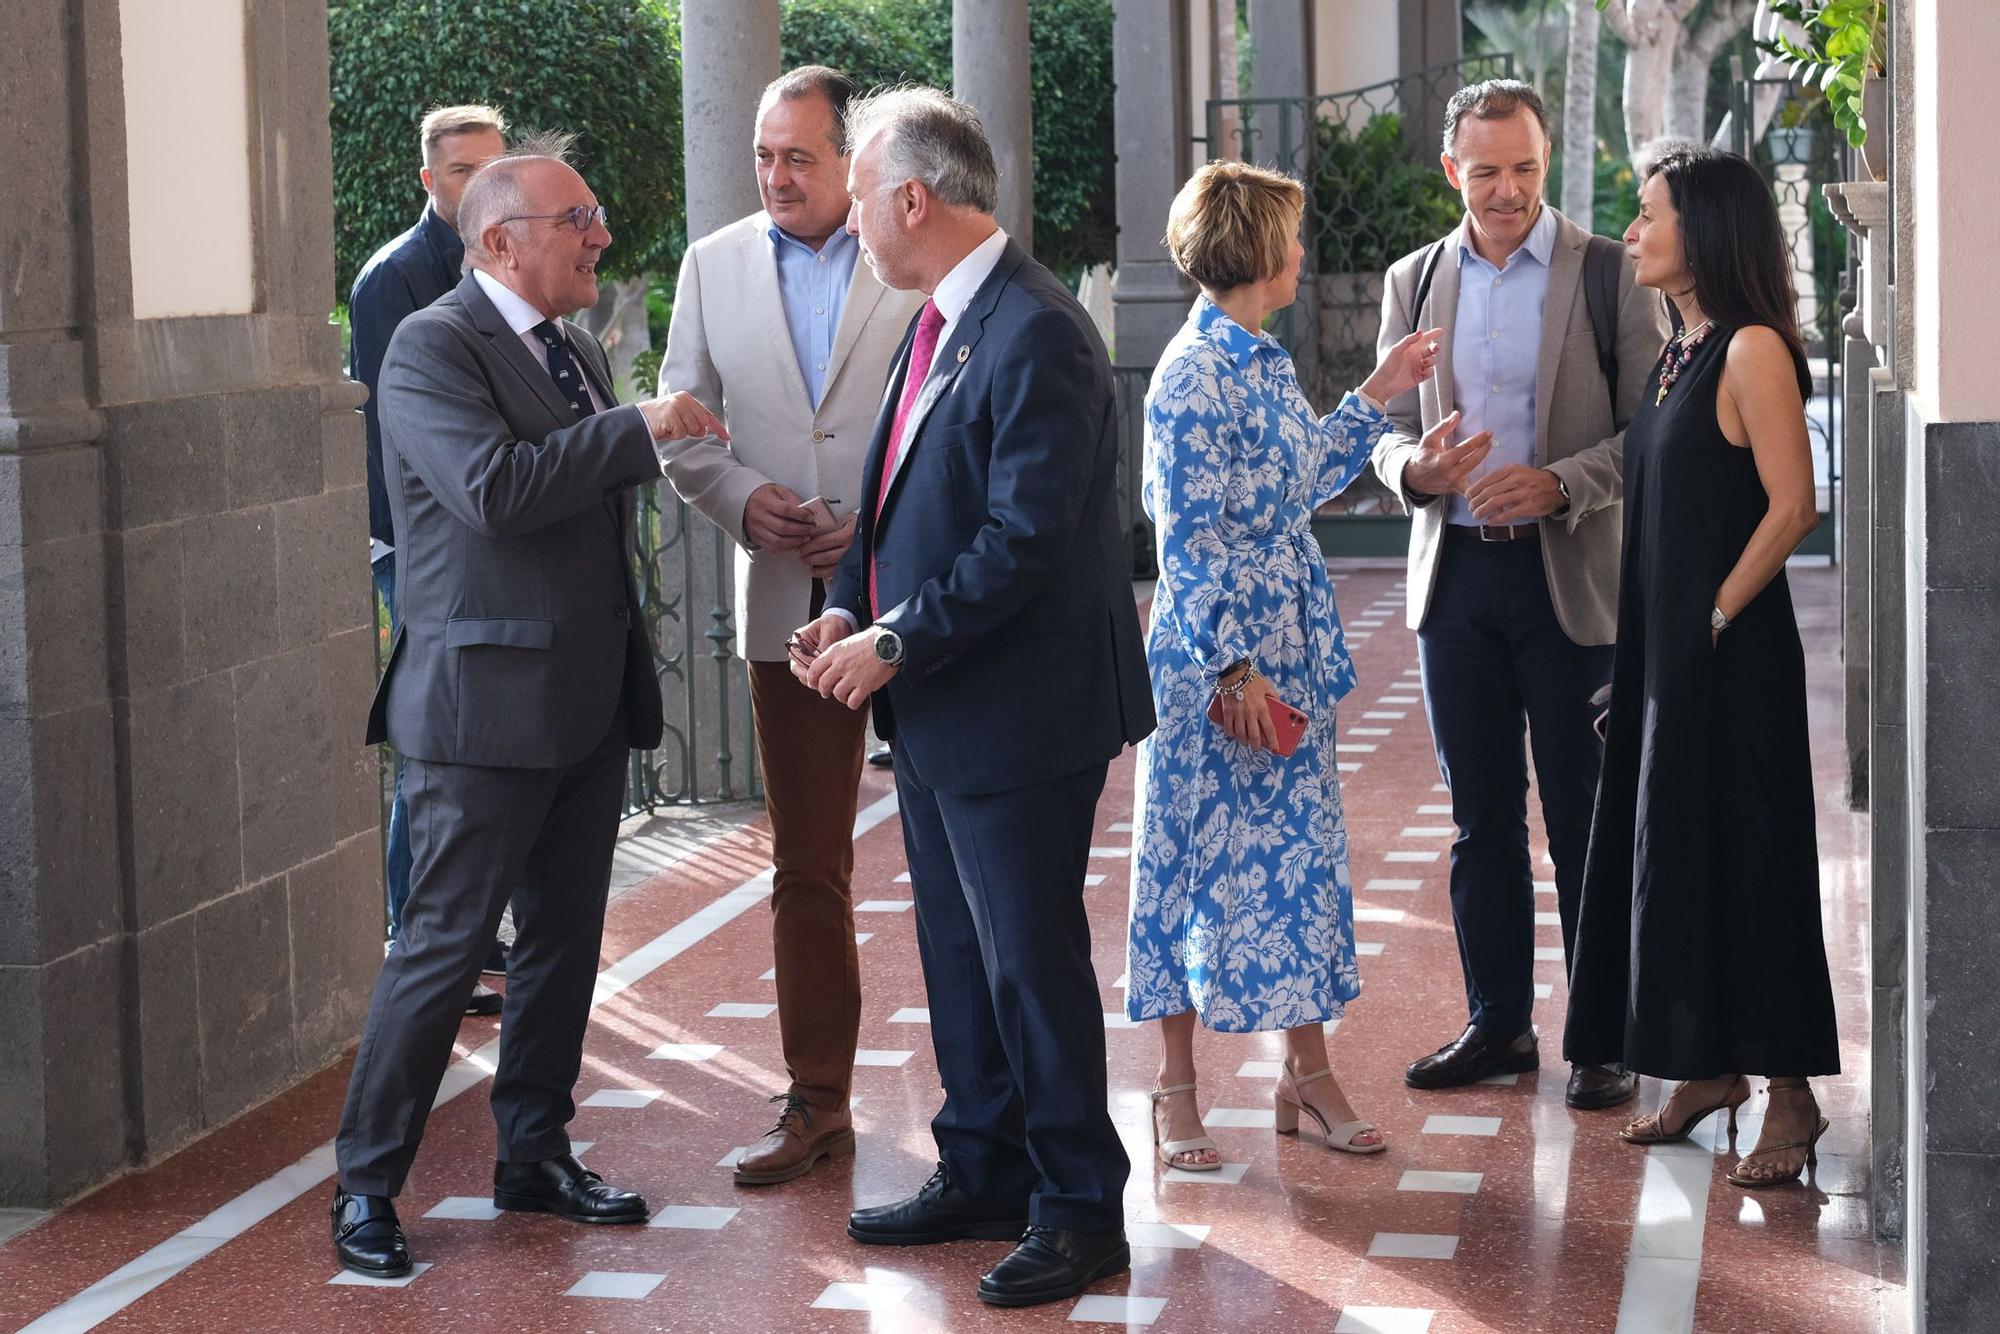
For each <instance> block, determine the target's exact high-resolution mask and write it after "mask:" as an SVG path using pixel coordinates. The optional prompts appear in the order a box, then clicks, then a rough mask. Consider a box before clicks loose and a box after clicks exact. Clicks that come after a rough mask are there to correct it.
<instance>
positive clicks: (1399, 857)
mask: <svg viewBox="0 0 2000 1334" xmlns="http://www.w3.org/2000/svg"><path fill="white" fill-rule="evenodd" d="M1439 855H1440V854H1439V853H1438V851H1437V849H1435V848H1433V849H1431V850H1430V851H1428V852H1418V851H1414V850H1412V849H1408V848H1395V849H1391V850H1390V851H1389V852H1387V853H1384V854H1383V857H1382V860H1383V861H1385V862H1434V861H1436V860H1437V859H1438V857H1439Z"/></svg>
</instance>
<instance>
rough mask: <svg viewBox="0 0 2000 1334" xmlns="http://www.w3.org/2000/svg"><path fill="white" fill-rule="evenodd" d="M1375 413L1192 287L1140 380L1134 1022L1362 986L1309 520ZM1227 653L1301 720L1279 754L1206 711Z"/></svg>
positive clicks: (1275, 1003) (1269, 1020)
mask: <svg viewBox="0 0 2000 1334" xmlns="http://www.w3.org/2000/svg"><path fill="white" fill-rule="evenodd" d="M1387 425H1388V422H1387V419H1386V418H1385V417H1384V416H1383V415H1382V414H1381V413H1380V412H1378V411H1376V410H1375V409H1373V408H1372V407H1370V406H1368V405H1367V404H1366V403H1364V402H1363V401H1362V399H1361V398H1360V397H1359V396H1357V395H1355V394H1352V393H1350V394H1348V395H1347V396H1346V397H1344V398H1343V399H1342V400H1341V403H1340V406H1339V408H1337V409H1336V410H1335V411H1334V412H1332V413H1331V414H1329V415H1328V416H1326V417H1318V416H1315V415H1314V413H1313V410H1312V406H1311V405H1310V404H1309V403H1307V402H1306V399H1305V395H1304V394H1303V393H1302V392H1301V391H1300V389H1299V381H1298V376H1297V374H1296V373H1295V372H1294V370H1293V368H1292V359H1291V357H1289V356H1288V355H1286V353H1285V350H1284V349H1283V348H1281V347H1280V346H1278V344H1277V342H1276V340H1274V339H1272V338H1270V337H1268V336H1266V335H1262V334H1253V333H1251V332H1249V331H1248V330H1246V329H1244V328H1242V327H1241V326H1240V325H1238V324H1237V323H1236V322H1235V321H1233V320H1231V319H1230V318H1229V316H1227V315H1226V314H1224V313H1223V312H1222V310H1221V308H1220V307H1218V306H1217V305H1216V304H1215V303H1214V302H1212V301H1210V300H1209V299H1208V298H1207V297H1202V298H1201V299H1200V300H1198V301H1197V302H1196V303H1195V307H1194V310H1193V311H1192V312H1191V313H1190V314H1189V316H1188V321H1187V323H1186V324H1185V325H1183V326H1182V328H1181V331H1180V332H1179V333H1178V334H1176V335H1175V336H1174V340H1173V342H1172V343H1170V344H1169V345H1168V347H1167V350H1166V354H1165V356H1164V357H1162V359H1161V361H1160V364H1159V367H1158V369H1157V370H1155V371H1154V373H1153V383H1152V387H1151V389H1150V390H1149V391H1148V393H1147V395H1146V465H1145V466H1146V475H1145V491H1144V503H1145V508H1146V513H1147V515H1148V516H1149V517H1150V518H1151V519H1152V520H1153V523H1154V524H1155V525H1156V527H1157V530H1158V544H1159V559H1160V578H1159V584H1158V587H1157V589H1156V590H1155V592H1154V594H1153V624H1152V629H1151V632H1150V636H1149V642H1148V644H1147V653H1146V656H1147V661H1148V665H1149V667H1150V669H1151V672H1152V679H1153V703H1154V706H1155V709H1156V710H1157V712H1158V714H1159V729H1158V730H1157V731H1155V732H1154V733H1153V734H1152V735H1151V736H1150V737H1148V738H1147V739H1146V740H1145V741H1144V742H1143V743H1141V745H1140V747H1139V780H1138V801H1137V810H1136V813H1135V815H1134V817H1133V829H1134V845H1135V846H1134V849H1133V869H1132V905H1131V927H1130V935H1129V938H1128V941H1127V964H1128V974H1129V975H1128V978H1127V981H1128V982H1129V984H1130V985H1129V989H1128V990H1127V992H1126V996H1125V1011H1126V1014H1127V1015H1128V1016H1129V1017H1131V1018H1132V1019H1135V1020H1146V1019H1158V1018H1161V1017H1162V1016H1165V1015H1170V1014H1178V1013H1180V1012H1181V1011H1183V1010H1186V1009H1188V1008H1189V1007H1190V1006H1192V1007H1193V1008H1194V1010H1195V1012H1196V1013H1197V1014H1198V1015H1199V1016H1200V1018H1201V1022H1202V1023H1203V1024H1205V1025H1207V1026H1208V1027H1209V1028H1212V1029H1218V1030H1221V1031H1223V1032H1250V1031H1254V1030H1260V1029H1283V1028H1295V1027H1298V1026H1299V1025H1301V1024H1310V1023H1318V1022H1323V1021H1325V1020H1327V1019H1331V1018H1333V1017H1335V1016H1337V1015H1339V1014H1340V1012H1341V1010H1342V1008H1343V1007H1344V1006H1345V1005H1346V1003H1347V1002H1348V1001H1350V1000H1352V999H1354V997H1355V996H1356V995H1358V994H1360V991H1361V980H1360V977H1359V975H1358V973H1357V972H1356V970H1355V966H1354V928H1353V922H1354V909H1353V897H1352V896H1353V889H1352V885H1351V883H1350V882H1349V880H1348V873H1347V828H1346V825H1345V823H1344V822H1343V821H1342V819H1341V813H1340V779H1339V773H1338V771H1337V769H1336V767H1335V758H1334V737H1335V723H1334V705H1335V704H1336V703H1337V702H1338V701H1339V700H1340V699H1341V697H1342V696H1344V695H1346V694H1347V692H1348V691H1350V690H1352V689H1353V688H1354V663H1353V660H1352V659H1351V658H1350V657H1349V656H1348V652H1347V644H1346V641H1345V639H1344V638H1343V637H1342V634H1341V630H1340V617H1339V614H1338V612H1337V611H1336V610H1335V609H1334V605H1333V584H1332V582H1331V581H1330V580H1329V579H1328V578H1327V573H1326V562H1325V559H1324V558H1323V557H1322V556H1321V554H1320V550H1319V545H1318V543H1317V542H1315V541H1314V540H1313V534H1312V514H1313V510H1314V508H1315V507H1317V506H1318V505H1320V504H1323V503H1324V502H1326V501H1327V500H1330V499H1332V498H1333V497H1334V496H1335V495H1338V494H1339V493H1340V491H1341V490H1342V488H1344V487H1346V486H1347V484H1348V483H1349V482H1351V481H1353V480H1354V478H1355V477H1356V476H1357V475H1359V473H1360V472H1361V470H1362V469H1363V468H1364V467H1366V466H1367V464H1368V457H1369V454H1370V452H1371V450H1372V449H1373V447H1374V444H1375V441H1376V440H1378V439H1379V438H1380V437H1381V435H1382V433H1383V431H1384V430H1385V429H1387ZM1244 658H1248V659H1250V660H1251V661H1252V662H1254V663H1255V664H1256V665H1257V670H1258V671H1259V672H1261V673H1262V674H1263V675H1264V676H1265V677H1266V678H1268V679H1269V681H1270V682H1271V685H1272V686H1273V688H1274V689H1275V690H1276V691H1277V693H1278V695H1279V697H1280V698H1282V699H1283V700H1285V701H1286V702H1287V703H1289V704H1292V705H1295V706H1296V707H1298V708H1300V709H1303V710H1304V711H1305V712H1306V713H1307V714H1309V715H1310V716H1311V718H1312V723H1311V726H1310V727H1309V728H1308V729H1307V731H1306V734H1305V737H1304V739H1303V740H1302V741H1301V742H1300V743H1299V747H1298V749H1297V750H1296V751H1294V752H1293V753H1292V755H1291V756H1290V757H1289V758H1283V757H1280V756H1277V755H1274V754H1272V753H1270V752H1269V751H1261V750H1256V749H1253V748H1251V747H1249V746H1245V745H1244V744H1242V743H1241V742H1239V741H1236V740H1234V739H1233V738H1231V737H1230V735H1229V734H1228V733H1227V732H1225V731H1223V730H1222V729H1221V728H1220V727H1218V726H1216V725H1215V724H1214V723H1212V722H1210V721H1209V720H1208V717H1207V710H1208V702H1209V696H1210V694H1211V693H1212V692H1213V689H1214V685H1215V678H1216V676H1217V674H1219V673H1220V672H1221V671H1222V670H1223V669H1225V668H1227V667H1228V666H1229V665H1230V664H1232V663H1234V662H1237V661H1239V660H1241V659H1244Z"/></svg>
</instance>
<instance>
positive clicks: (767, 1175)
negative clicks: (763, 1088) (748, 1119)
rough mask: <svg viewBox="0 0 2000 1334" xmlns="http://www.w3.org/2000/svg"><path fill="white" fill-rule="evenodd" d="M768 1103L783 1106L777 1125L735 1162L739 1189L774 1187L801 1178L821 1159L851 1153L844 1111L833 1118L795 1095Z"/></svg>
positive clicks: (851, 1121) (851, 1140)
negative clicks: (741, 1187)
mask: <svg viewBox="0 0 2000 1334" xmlns="http://www.w3.org/2000/svg"><path fill="white" fill-rule="evenodd" d="M771 1101H772V1102H781V1103H783V1104H785V1110H783V1111H782V1112H779V1113H778V1124H776V1125H774V1126H772V1127H771V1129H770V1130H769V1131H768V1132H767V1133H766V1134H765V1136H764V1138H762V1139H760V1140H758V1141H757V1142H756V1143H755V1144H752V1145H751V1146H750V1147H749V1148H747V1149H745V1150H744V1151H743V1156H742V1157H741V1158H739V1159H738V1160H737V1162H736V1184H737V1185H739V1186H775V1185H777V1184H778V1183H779V1182H780V1181H790V1180H791V1179H792V1178H793V1177H802V1176H804V1175H805V1174H806V1173H808V1172H810V1171H812V1170H813V1166H814V1164H816V1163H818V1162H819V1160H820V1159H822V1158H829V1157H838V1156H840V1155H842V1154H851V1153H853V1152H854V1119H853V1117H852V1116H851V1115H850V1114H849V1112H848V1110H847V1108H845V1107H843V1108H841V1109H840V1111H839V1113H838V1114H837V1115H834V1114H830V1113H828V1112H826V1111H824V1110H821V1111H818V1112H815V1111H814V1110H813V1108H812V1106H811V1105H810V1104H808V1103H807V1102H806V1100H805V1099H804V1098H801V1097H800V1096H799V1095H798V1094H796V1093H780V1094H779V1095H778V1096H777V1097H775V1098H772V1099H771Z"/></svg>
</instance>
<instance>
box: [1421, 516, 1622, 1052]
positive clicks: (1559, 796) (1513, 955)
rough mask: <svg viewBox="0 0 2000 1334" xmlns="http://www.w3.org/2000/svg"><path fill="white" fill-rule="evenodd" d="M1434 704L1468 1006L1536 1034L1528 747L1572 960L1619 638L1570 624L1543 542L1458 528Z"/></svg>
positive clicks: (1443, 574) (1513, 1032) (1429, 663)
mask: <svg viewBox="0 0 2000 1334" xmlns="http://www.w3.org/2000/svg"><path fill="white" fill-rule="evenodd" d="M1417 649H1418V657H1419V661H1420V663H1421V665H1422V668H1423V680H1424V708H1425V711H1426V712H1427V713H1428V714H1429V715H1430V723H1431V737H1432V740H1433V741H1434V742H1435V744H1436V746H1437V756H1438V768H1439V769H1440V770H1441V771H1442V772H1443V774H1444V780H1445V783H1446V784H1447V785H1448V786H1449V787H1450V788H1451V816H1452V821H1453V823H1454V824H1456V825H1457V826H1458V837H1457V838H1456V839H1455V840H1454V841H1453V843H1452V845H1451V913H1452V923H1453V926H1454V927H1455V928H1456V930H1457V932H1458V958H1459V964H1460V966H1461V967H1462V968H1463V970H1464V973H1465V1000H1466V1008H1467V1010H1468V1011H1469V1012H1470V1016H1471V1020H1472V1022H1473V1023H1474V1024H1476V1025H1477V1026H1478V1027H1479V1030H1480V1032H1482V1033H1484V1034H1486V1035H1488V1036H1489V1037H1493V1038H1496V1039H1501V1040H1506V1039H1510V1038H1514V1037H1517V1036H1519V1035H1520V1034H1521V1033H1523V1032H1526V1031H1527V1028H1528V1024H1529V1019H1530V1015H1531V1013H1532V1009H1533V1006H1534V971H1533V970H1534V951H1535V886H1534V881H1535V868H1534V866H1533V865H1532V864H1531V863H1530V860H1529V851H1528V749H1529V747H1532V748H1533V751H1534V757H1535V784H1536V787H1537V788H1538V789H1539V790H1540V793H1541V801H1542V822H1543V825H1544V826H1545V827H1546V829H1547V830H1548V836H1549V857H1550V859H1551V860H1552V861H1554V862H1555V882H1556V905H1557V909H1558V911H1559V912H1560V913H1561V915H1562V939H1563V959H1564V966H1565V968H1567V966H1568V959H1569V955H1570V951H1571V949H1572V948H1573V947H1574V945H1575V943H1576V915H1577V905H1578V903H1579V902H1580V900H1581V898H1582V894H1583V861H1584V853H1585V852H1586V850H1587V849H1588V847H1589V844H1590V815H1591V806H1592V803H1593V801H1594V799H1595V797H1596V793H1597V774H1598V770H1599V768H1600V767H1601V765H1602V763H1603V758H1604V752H1603V747H1602V745H1601V744H1600V743H1599V742H1598V740H1597V734H1596V733H1595V732H1594V731H1592V730H1591V726H1590V724H1591V719H1592V717H1593V716H1594V714H1595V710H1593V709H1592V707H1591V705H1590V696H1591V694H1592V693H1593V692H1594V691H1596V690H1597V689H1598V688H1599V687H1600V686H1602V685H1603V684H1604V683H1605V682H1606V681H1609V680H1610V679H1611V658H1612V649H1611V646H1610V645H1595V646H1585V645H1581V644H1578V643H1576V642H1575V641H1574V640H1572V639H1571V638H1570V637H1569V636H1568V635H1567V634H1565V633H1564V632H1563V628H1562V626H1561V624H1560V623H1559V622H1558V621H1557V620H1556V611H1555V604H1554V603H1553V602H1551V601H1550V599H1549V584H1548V576H1547V574H1546V573H1545V572H1544V570H1543V567H1542V544H1541V543H1540V542H1539V541H1520V542H1478V541H1468V540H1466V539H1463V538H1454V537H1451V536H1449V535H1447V537H1446V538H1445V542H1444V549H1443V551H1442V552H1441V553H1440V560H1439V566H1438V572H1437V585H1436V588H1435V589H1434V590H1433V592H1432V594H1431V602H1430V610H1429V612H1428V614H1427V615H1426V616H1425V617H1424V624H1423V627H1422V628H1421V629H1419V630H1418V631H1417Z"/></svg>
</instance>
